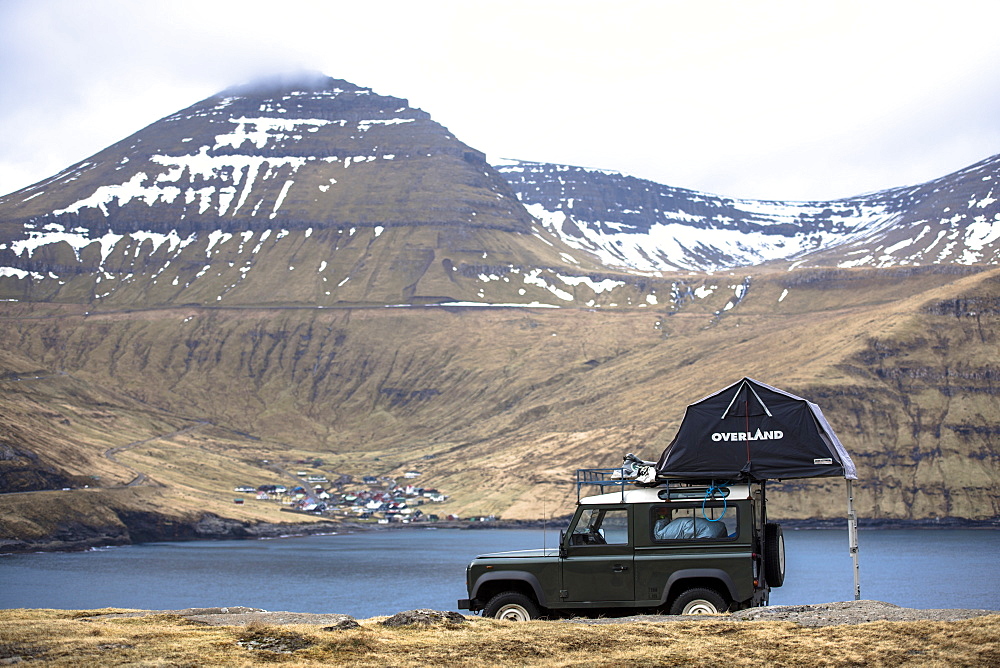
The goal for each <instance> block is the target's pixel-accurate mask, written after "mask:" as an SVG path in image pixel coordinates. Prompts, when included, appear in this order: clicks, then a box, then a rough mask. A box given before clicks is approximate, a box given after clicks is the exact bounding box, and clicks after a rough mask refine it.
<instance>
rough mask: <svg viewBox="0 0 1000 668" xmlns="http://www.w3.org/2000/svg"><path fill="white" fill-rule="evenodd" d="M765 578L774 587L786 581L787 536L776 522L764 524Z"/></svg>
mask: <svg viewBox="0 0 1000 668" xmlns="http://www.w3.org/2000/svg"><path fill="white" fill-rule="evenodd" d="M764 579H765V580H766V581H767V584H768V585H770V586H772V587H780V586H781V585H783V584H784V583H785V536H784V534H782V532H781V525H780V524H778V523H776V522H768V523H767V524H765V525H764Z"/></svg>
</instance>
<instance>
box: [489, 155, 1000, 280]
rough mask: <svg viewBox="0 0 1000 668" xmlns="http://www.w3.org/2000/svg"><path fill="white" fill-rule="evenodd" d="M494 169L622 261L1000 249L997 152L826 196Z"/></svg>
mask: <svg viewBox="0 0 1000 668" xmlns="http://www.w3.org/2000/svg"><path fill="white" fill-rule="evenodd" d="M496 168H497V170H498V171H499V172H500V173H502V174H503V175H504V176H505V177H506V178H507V180H508V181H510V183H511V186H512V187H513V188H514V190H515V191H516V192H517V196H518V198H519V199H520V200H521V201H522V202H523V203H524V204H525V206H526V208H527V209H528V210H529V211H530V212H531V213H532V214H533V215H534V216H535V217H536V218H538V219H539V220H541V221H542V222H543V223H544V225H545V226H546V228H547V229H549V230H551V231H553V232H554V233H556V234H558V235H559V236H560V237H561V238H562V239H563V240H564V241H565V242H566V243H567V244H569V245H571V246H573V247H574V248H577V249H580V250H585V251H588V252H591V253H594V254H596V255H597V256H598V257H599V258H601V260H602V261H603V262H604V263H605V264H607V265H608V266H612V267H620V268H623V269H626V270H634V271H640V272H653V271H676V270H692V271H705V270H708V271H713V270H723V269H732V268H734V267H746V266H752V265H759V264H763V263H768V262H776V261H782V262H789V263H791V266H838V267H855V266H869V267H887V266H894V265H926V264H966V265H968V264H996V263H997V262H998V260H1000V206H998V199H997V198H1000V187H998V183H1000V156H994V157H992V158H989V159H986V160H983V161H982V162H979V163H977V164H975V165H972V166H971V167H968V168H966V169H963V170H961V171H958V172H955V173H954V174H950V175H948V176H944V177H942V178H939V179H936V180H934V181H931V182H929V183H925V184H922V185H919V186H913V187H905V188H894V189H891V190H884V191H881V192H876V193H872V194H868V195H860V196H858V197H852V198H847V199H840V200H834V201H829V202H774V201H758V200H743V199H732V198H726V197H720V196H717V195H710V194H707V193H701V192H696V191H693V190H685V189H682V188H674V187H670V186H664V185H661V184H658V183H654V182H652V181H646V180H642V179H638V178H635V177H632V176H628V175H625V174H622V173H619V172H614V171H608V170H597V169H587V168H583V167H572V166H568V165H554V164H546V163H537V162H523V161H515V160H507V161H502V162H500V163H499V164H497V165H496Z"/></svg>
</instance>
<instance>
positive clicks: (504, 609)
mask: <svg viewBox="0 0 1000 668" xmlns="http://www.w3.org/2000/svg"><path fill="white" fill-rule="evenodd" d="M483 616H485V617H493V618H494V619H505V620H507V621H508V622H527V621H529V620H532V619H538V617H539V610H538V606H537V605H536V604H535V602H534V601H533V600H531V598H529V597H528V596H525V595H524V594H522V593H521V592H517V591H504V592H500V593H499V594H497V595H496V596H494V597H493V598H491V599H490V600H489V602H488V603H487V604H486V607H485V608H483Z"/></svg>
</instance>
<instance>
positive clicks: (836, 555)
mask: <svg viewBox="0 0 1000 668" xmlns="http://www.w3.org/2000/svg"><path fill="white" fill-rule="evenodd" d="M557 534H558V532H557V531H553V530H550V531H549V532H548V533H547V535H544V536H543V532H542V531H541V530H505V529H478V530H459V529H433V530H428V529H404V530H390V531H371V532H362V533H354V534H342V535H331V536H311V537H305V538H284V539H274V540H255V541H194V542H184V543H150V544H145V545H133V546H128V547H118V548H106V549H100V550H94V551H90V552H80V553H49V554H22V555H6V556H2V557H0V607H3V608H57V609H93V608H103V607H117V608H139V609H146V610H175V609H181V608H191V607H219V606H237V605H242V606H250V607H256V608H263V609H265V610H272V611H278V610H284V611H292V612H324V613H345V614H349V615H352V616H354V617H357V618H367V617H373V616H377V615H391V614H394V613H396V612H400V611H402V610H412V609H415V608H433V609H437V610H455V609H456V605H455V603H456V599H458V598H463V597H465V596H466V593H465V567H466V565H467V564H468V562H469V561H470V559H471V558H472V557H473V556H475V555H476V554H480V553H484V552H499V551H504V550H514V549H528V548H539V547H542V546H543V542H544V543H545V544H546V545H547V546H548V547H554V545H555V541H556V539H557ZM785 540H786V552H787V572H786V578H785V586H783V587H781V588H780V589H775V590H773V591H772V593H771V604H772V605H796V604H807V603H828V602H831V601H846V600H850V599H852V598H853V596H854V591H853V576H852V566H851V559H850V555H849V553H848V549H847V532H846V530H832V529H831V530H801V531H795V530H786V531H785ZM860 545H861V550H860V555H861V595H862V598H866V599H876V600H881V601H887V602H889V603H895V604H897V605H902V606H906V607H915V608H981V609H990V610H1000V593H998V592H1000V572H998V570H997V569H996V559H997V556H998V555H1000V531H993V530H981V531H976V530H960V529H940V530H863V531H861V534H860Z"/></svg>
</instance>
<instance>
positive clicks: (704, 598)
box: [670, 587, 729, 615]
mask: <svg viewBox="0 0 1000 668" xmlns="http://www.w3.org/2000/svg"><path fill="white" fill-rule="evenodd" d="M728 608H729V606H728V605H727V604H726V600H725V599H724V598H722V596H721V595H720V594H719V592H717V591H715V590H714V589H705V588H703V587H694V588H692V589H688V590H687V591H685V592H682V593H681V595H680V596H678V597H677V598H675V599H674V602H673V605H671V606H670V614H671V615H717V614H719V613H720V612H725V611H726V610H727V609H728Z"/></svg>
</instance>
